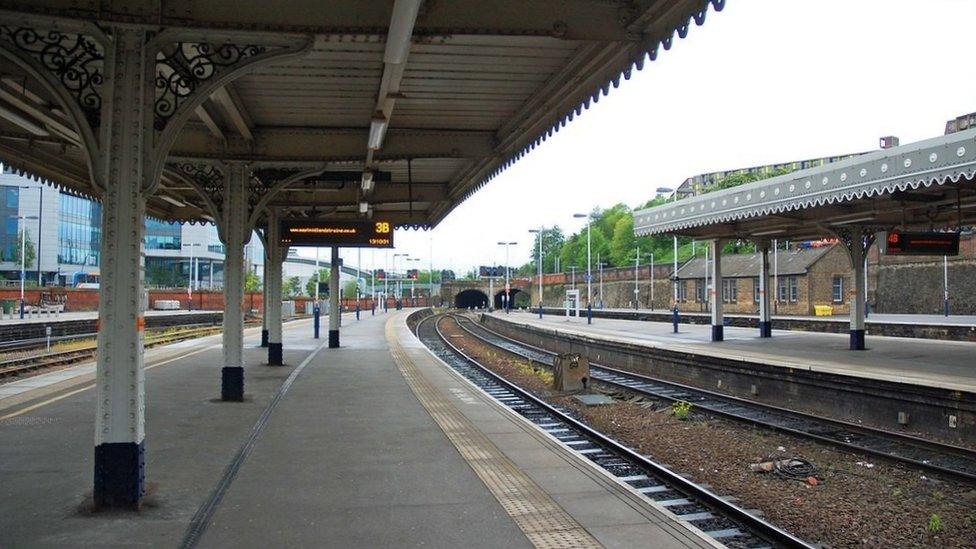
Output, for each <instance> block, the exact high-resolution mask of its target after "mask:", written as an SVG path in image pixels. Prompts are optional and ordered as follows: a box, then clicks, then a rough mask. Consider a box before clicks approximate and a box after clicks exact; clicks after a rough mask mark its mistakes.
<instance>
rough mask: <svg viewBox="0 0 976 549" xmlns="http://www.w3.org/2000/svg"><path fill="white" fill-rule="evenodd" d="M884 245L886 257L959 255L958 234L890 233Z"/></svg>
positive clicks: (886, 236)
mask: <svg viewBox="0 0 976 549" xmlns="http://www.w3.org/2000/svg"><path fill="white" fill-rule="evenodd" d="M883 244H884V253H885V254H886V255H959V233H957V232H916V233H909V232H902V231H890V232H888V233H887V234H886V235H885V238H884V242H883Z"/></svg>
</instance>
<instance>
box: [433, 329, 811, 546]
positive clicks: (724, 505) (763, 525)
mask: <svg viewBox="0 0 976 549" xmlns="http://www.w3.org/2000/svg"><path fill="white" fill-rule="evenodd" d="M441 318H452V319H453V320H454V321H455V322H457V323H458V325H459V327H460V322H459V321H458V317H457V316H456V315H453V314H441V315H431V316H428V317H426V318H424V319H423V320H421V321H420V322H419V323H418V325H417V332H418V335H419V333H420V327H421V326H422V325H423V324H424V323H425V322H427V321H430V320H431V319H441ZM434 329H435V331H436V333H437V336H438V337H439V340H440V342H441V343H442V344H443V345H444V346H445V347H447V348H448V349H450V350H451V352H453V353H454V354H455V355H457V356H458V357H460V358H461V359H462V360H464V361H465V362H467V363H468V364H470V365H471V366H473V367H475V368H477V369H478V370H479V371H480V372H481V373H483V374H484V375H486V376H488V377H489V378H490V379H491V380H492V381H494V382H495V383H497V384H499V385H501V386H503V387H505V388H506V389H508V390H509V391H511V392H512V393H514V394H517V395H518V396H519V397H520V398H522V399H524V400H526V401H528V402H531V403H532V404H533V405H535V406H537V407H539V408H541V409H543V410H544V411H545V412H546V413H548V414H550V415H552V416H554V417H556V418H558V419H559V420H560V421H562V422H563V423H565V424H567V425H569V426H571V427H572V428H573V429H575V430H577V431H578V432H580V433H583V435H584V436H585V437H587V438H589V439H591V440H592V441H594V443H595V444H596V445H598V446H602V447H603V448H606V449H608V450H610V451H611V452H612V453H614V454H617V455H618V456H621V457H622V458H624V459H626V460H627V461H629V462H631V463H634V464H637V465H638V466H639V468H642V469H644V470H645V471H648V472H649V473H651V474H652V475H654V476H655V477H656V478H657V480H659V481H660V482H662V483H663V484H664V485H666V486H668V487H669V488H671V489H673V490H675V491H677V492H680V493H682V494H684V495H687V496H689V497H691V498H694V499H695V500H696V501H697V502H698V503H700V504H701V505H702V506H704V507H706V508H709V509H711V510H713V511H715V512H716V513H718V514H719V515H720V516H724V517H726V518H727V519H729V520H731V521H732V522H734V523H736V524H737V525H739V526H741V527H743V528H744V529H746V532H744V533H747V534H749V535H752V536H754V537H757V538H759V539H762V540H764V541H766V542H768V543H772V544H773V545H775V546H777V547H801V548H808V549H809V548H812V547H814V546H813V545H810V544H808V543H807V542H805V541H803V540H801V539H799V538H797V537H795V536H793V535H792V534H790V533H789V532H786V531H785V530H783V529H781V528H779V527H778V526H776V525H774V524H771V523H769V522H767V521H766V520H763V519H762V518H760V517H758V516H756V515H754V514H752V513H750V512H749V511H747V510H746V509H743V508H741V507H739V506H737V505H735V504H733V503H731V502H730V501H727V500H726V499H725V498H723V497H722V496H719V495H718V494H716V493H714V492H712V491H711V490H709V489H707V488H705V487H703V486H701V485H699V484H697V483H695V482H693V481H691V480H689V479H687V478H685V477H683V476H681V475H679V474H677V473H675V472H673V471H671V470H670V469H668V468H667V467H664V466H663V465H661V464H659V463H657V462H655V461H653V460H651V459H650V458H648V457H646V456H644V455H642V454H640V453H638V452H637V451H635V450H634V449H632V448H630V447H628V446H625V445H623V444H621V443H619V442H617V441H616V440H614V439H612V438H610V437H608V436H607V435H605V434H603V433H601V432H600V431H598V430H596V429H594V428H592V427H590V426H589V425H587V424H586V423H583V422H582V421H580V420H577V419H576V418H573V417H572V416H570V415H568V414H566V413H565V412H563V411H561V410H559V409H558V408H556V407H554V406H552V405H550V404H549V403H547V402H546V401H544V400H542V399H540V398H538V397H536V396H535V395H533V394H532V393H530V392H528V391H526V390H524V389H522V388H521V387H518V386H517V385H515V384H514V383H512V382H509V381H508V380H506V379H505V378H503V377H502V376H500V375H498V374H496V373H494V372H492V371H491V370H489V369H488V368H486V367H485V366H483V365H481V364H480V363H479V362H478V361H477V360H475V359H474V358H472V357H470V356H468V355H467V354H465V353H464V352H463V351H461V350H460V349H459V348H458V347H457V346H455V345H454V344H452V343H451V342H450V341H449V338H447V337H445V336H444V334H443V333H442V332H441V330H440V327H439V326H438V325H437V322H435V323H434ZM475 337H477V336H475ZM678 516H679V518H680V515H678ZM691 524H693V523H691ZM716 541H718V540H716Z"/></svg>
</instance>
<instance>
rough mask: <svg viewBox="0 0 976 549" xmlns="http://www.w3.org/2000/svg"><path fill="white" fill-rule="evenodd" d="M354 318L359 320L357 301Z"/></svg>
mask: <svg viewBox="0 0 976 549" xmlns="http://www.w3.org/2000/svg"><path fill="white" fill-rule="evenodd" d="M356 320H359V303H357V304H356Z"/></svg>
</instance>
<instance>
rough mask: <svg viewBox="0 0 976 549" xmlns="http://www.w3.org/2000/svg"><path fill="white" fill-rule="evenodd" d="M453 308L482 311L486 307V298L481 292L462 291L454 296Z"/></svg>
mask: <svg viewBox="0 0 976 549" xmlns="http://www.w3.org/2000/svg"><path fill="white" fill-rule="evenodd" d="M454 306H455V307H457V308H458V309H470V308H472V307H474V308H476V309H483V308H485V307H487V306H488V296H487V295H485V293H484V292H482V291H481V290H464V291H463V292H458V294H457V295H455V296H454Z"/></svg>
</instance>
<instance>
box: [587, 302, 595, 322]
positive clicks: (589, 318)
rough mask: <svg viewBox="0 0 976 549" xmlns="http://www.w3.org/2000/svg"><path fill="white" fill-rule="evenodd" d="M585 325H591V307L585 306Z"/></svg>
mask: <svg viewBox="0 0 976 549" xmlns="http://www.w3.org/2000/svg"><path fill="white" fill-rule="evenodd" d="M586 323H587V324H593V305H587V306H586Z"/></svg>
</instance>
